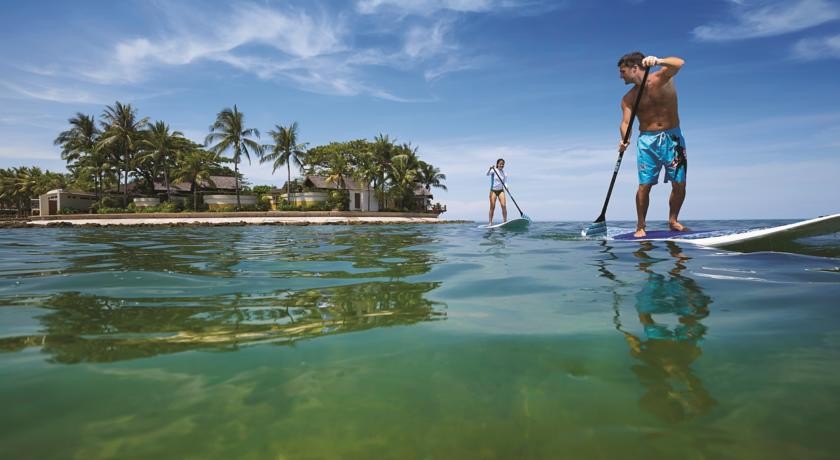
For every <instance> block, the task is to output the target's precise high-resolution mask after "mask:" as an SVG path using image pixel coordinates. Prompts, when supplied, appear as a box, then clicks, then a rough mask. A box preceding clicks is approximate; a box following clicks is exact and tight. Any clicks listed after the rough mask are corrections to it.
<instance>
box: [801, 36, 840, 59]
mask: <svg viewBox="0 0 840 460" xmlns="http://www.w3.org/2000/svg"><path fill="white" fill-rule="evenodd" d="M793 55H794V57H796V58H798V59H803V60H806V61H813V60H818V59H831V58H834V59H840V35H833V36H830V37H822V38H806V39H802V40H799V42H797V43H796V45H794V47H793Z"/></svg>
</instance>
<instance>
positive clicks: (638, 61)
mask: <svg viewBox="0 0 840 460" xmlns="http://www.w3.org/2000/svg"><path fill="white" fill-rule="evenodd" d="M644 58H645V55H644V54H642V53H640V52H638V51H633V52H632V53H627V54H625V55H624V56H621V59H619V60H618V66H619V67H621V66H627V67H633V66H637V67H641V66H642V59H644Z"/></svg>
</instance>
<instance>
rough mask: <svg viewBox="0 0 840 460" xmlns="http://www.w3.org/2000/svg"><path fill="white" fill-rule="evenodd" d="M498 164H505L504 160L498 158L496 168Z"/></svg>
mask: <svg viewBox="0 0 840 460" xmlns="http://www.w3.org/2000/svg"><path fill="white" fill-rule="evenodd" d="M500 162H501V163H504V162H505V159H504V158H499V159H498V160H496V166H499V163H500Z"/></svg>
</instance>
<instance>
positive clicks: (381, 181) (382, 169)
mask: <svg viewBox="0 0 840 460" xmlns="http://www.w3.org/2000/svg"><path fill="white" fill-rule="evenodd" d="M395 150H396V146H395V145H394V141H392V140H391V139H390V138H389V137H388V135H383V134H382V133H379V135H377V136H376V137H375V138H374V139H373V158H374V162H375V163H376V165H377V168H376V176H375V177H374V178H373V189H374V190H376V189H377V187H378V188H379V205H380V206H384V205H385V181H386V180H387V177H388V171H389V170H390V169H391V166H392V164H391V161H392V159H393V157H394V155H396V152H395Z"/></svg>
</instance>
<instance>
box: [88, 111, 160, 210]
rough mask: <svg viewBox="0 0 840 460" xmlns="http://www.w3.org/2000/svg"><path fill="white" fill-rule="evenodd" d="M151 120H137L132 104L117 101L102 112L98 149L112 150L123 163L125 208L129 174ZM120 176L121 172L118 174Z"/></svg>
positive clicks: (118, 160)
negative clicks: (101, 130) (101, 129)
mask: <svg viewBox="0 0 840 460" xmlns="http://www.w3.org/2000/svg"><path fill="white" fill-rule="evenodd" d="M148 121H149V119H148V118H141V119H139V120H138V119H137V112H136V111H135V110H134V107H132V106H131V104H122V103H121V102H119V101H117V102H115V103H114V105H113V106H107V107H105V111H104V112H102V127H103V129H104V131H103V133H102V135H101V136H100V138H99V142H97V146H96V147H97V149H106V150H110V151H111V152H113V153H114V154H115V155H116V156H117V158H116V159H117V163H119V162H122V170H123V171H124V172H125V179H124V181H123V206H127V205H128V174H129V172H131V168H132V167H133V163H134V153H135V152H136V151H137V148H138V144H139V142H140V140H141V138H142V136H143V134H142V130H143V128H145V127H146V125H147V123H148ZM117 175H118V176H119V171H118V172H117Z"/></svg>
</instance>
